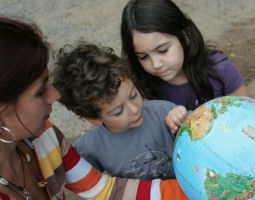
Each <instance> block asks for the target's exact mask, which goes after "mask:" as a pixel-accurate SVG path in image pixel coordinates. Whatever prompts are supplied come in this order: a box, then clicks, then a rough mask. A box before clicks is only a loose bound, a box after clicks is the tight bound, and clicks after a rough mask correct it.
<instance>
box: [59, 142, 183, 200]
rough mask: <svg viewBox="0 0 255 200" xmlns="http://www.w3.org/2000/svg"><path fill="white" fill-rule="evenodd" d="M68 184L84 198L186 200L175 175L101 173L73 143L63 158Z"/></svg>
mask: <svg viewBox="0 0 255 200" xmlns="http://www.w3.org/2000/svg"><path fill="white" fill-rule="evenodd" d="M63 162H64V166H65V171H66V187H67V188H68V189H70V190H71V191H73V192H74V193H76V194H78V195H79V196H81V197H83V198H85V199H95V200H136V199H137V200H138V199H144V200H147V199H148V200H149V199H162V200H171V199H174V200H186V199H188V198H187V197H186V196H185V194H184V193H183V191H182V190H181V188H180V186H179V184H178V182H177V181H176V180H175V179H171V180H164V181H163V180H159V179H155V180H153V181H142V180H137V179H125V178H115V177H111V176H109V175H106V174H101V172H100V171H98V170H96V169H95V168H94V167H93V166H92V165H91V164H90V163H88V162H87V161H86V160H85V159H83V158H82V157H80V156H79V155H78V153H77V152H76V151H75V149H74V148H73V147H72V146H70V147H69V150H68V152H67V154H66V155H65V156H64V158H63Z"/></svg>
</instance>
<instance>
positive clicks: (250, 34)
mask: <svg viewBox="0 0 255 200" xmlns="http://www.w3.org/2000/svg"><path fill="white" fill-rule="evenodd" d="M254 25H255V18H252V19H249V20H247V21H245V22H243V21H242V22H236V23H234V24H233V28H231V29H230V30H228V31H226V32H224V33H223V34H222V35H220V36H219V37H218V38H215V39H214V41H213V42H212V43H214V44H216V45H217V47H219V49H220V50H222V51H223V52H224V53H225V55H227V56H228V57H229V58H230V59H231V61H232V62H233V63H234V64H235V66H236V67H237V68H238V69H239V71H240V73H241V74H242V76H243V77H244V79H245V83H246V85H249V84H251V83H253V81H254V79H255V50H254V47H255V26H254ZM251 27H252V28H251ZM222 41H224V42H222ZM248 88H250V87H248ZM249 92H250V95H251V96H253V97H255V91H252V90H249Z"/></svg>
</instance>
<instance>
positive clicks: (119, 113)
mask: <svg viewBox="0 0 255 200" xmlns="http://www.w3.org/2000/svg"><path fill="white" fill-rule="evenodd" d="M121 113H122V109H119V110H118V111H117V112H115V113H114V114H113V115H114V116H119V115H121Z"/></svg>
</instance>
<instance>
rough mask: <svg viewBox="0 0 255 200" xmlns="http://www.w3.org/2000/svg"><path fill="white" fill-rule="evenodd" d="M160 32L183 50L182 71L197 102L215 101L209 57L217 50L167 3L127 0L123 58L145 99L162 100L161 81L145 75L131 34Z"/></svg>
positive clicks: (168, 1) (123, 16)
mask: <svg viewBox="0 0 255 200" xmlns="http://www.w3.org/2000/svg"><path fill="white" fill-rule="evenodd" d="M134 30H136V31H139V32H142V33H151V32H161V33H167V34H170V35H174V36H176V37H177V38H178V39H179V41H180V43H181V45H182V47H183V50H184V63H183V71H184V73H185V75H186V77H187V79H188V81H189V83H190V84H191V86H192V87H193V89H194V91H195V93H196V95H197V97H198V100H199V103H200V104H202V103H204V102H205V101H206V100H208V99H212V98H214V92H213V88H212V86H211V84H210V82H209V77H213V78H216V79H218V80H219V78H218V75H217V73H216V71H215V70H214V69H213V67H212V66H213V65H215V64H216V63H215V61H213V60H211V59H210V56H211V55H213V54H215V53H216V52H217V51H216V50H213V48H211V47H209V46H206V45H205V43H204V40H203V37H202V34H201V33H200V31H199V30H198V28H197V27H196V25H195V24H194V23H193V21H192V20H191V19H189V18H188V17H186V16H185V15H184V14H183V12H182V11H181V10H180V9H179V8H178V7H177V6H176V5H175V4H174V3H173V2H172V1H170V0H130V1H129V2H128V4H127V5H126V6H125V8H124V10H123V13H122V23H121V39H122V56H123V57H125V58H126V59H127V60H128V61H129V62H130V64H131V66H132V67H133V70H134V71H135V72H136V75H137V77H138V79H137V80H138V82H137V83H136V84H137V87H138V88H139V89H140V92H141V94H143V96H144V97H145V98H147V99H163V95H162V94H160V92H159V91H160V90H159V81H160V79H159V78H157V77H155V76H152V75H150V74H148V73H147V72H145V70H144V69H143V67H142V66H141V64H140V63H139V61H138V59H137V57H136V55H135V53H134V47H133V38H132V32H133V31H134Z"/></svg>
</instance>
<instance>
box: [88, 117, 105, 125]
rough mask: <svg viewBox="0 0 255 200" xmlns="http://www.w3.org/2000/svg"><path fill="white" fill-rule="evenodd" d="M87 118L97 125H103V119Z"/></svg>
mask: <svg viewBox="0 0 255 200" xmlns="http://www.w3.org/2000/svg"><path fill="white" fill-rule="evenodd" d="M86 120H87V121H88V122H90V123H91V124H93V125H95V126H101V125H102V124H103V121H102V120H101V119H91V118H86Z"/></svg>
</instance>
